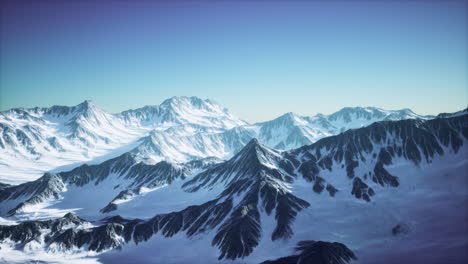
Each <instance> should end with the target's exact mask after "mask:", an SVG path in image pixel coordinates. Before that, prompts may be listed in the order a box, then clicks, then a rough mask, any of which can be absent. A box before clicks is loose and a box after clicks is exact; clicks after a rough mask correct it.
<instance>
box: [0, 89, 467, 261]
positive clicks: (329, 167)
mask: <svg viewBox="0 0 468 264" xmlns="http://www.w3.org/2000/svg"><path fill="white" fill-rule="evenodd" d="M53 108H54V107H52V108H47V109H43V108H35V109H36V110H34V109H27V110H10V111H7V112H3V113H2V115H3V117H2V118H3V119H2V120H4V119H5V120H7V117H9V119H8V120H7V121H5V122H9V123H8V126H9V127H12V131H16V130H18V129H20V128H23V127H24V126H21V122H24V123H26V122H27V123H32V124H34V126H38V127H40V128H41V129H42V130H41V129H39V128H38V131H39V130H40V132H41V133H42V135H43V137H42V138H41V137H39V136H38V139H37V141H33V139H34V140H36V138H35V137H33V136H32V135H33V133H32V132H31V131H36V130H31V131H27V133H29V134H27V136H28V138H30V139H31V144H32V146H33V147H35V146H36V145H35V144H36V143H37V142H40V143H37V144H41V145H40V146H41V147H37V149H36V150H37V151H36V154H34V153H32V152H30V151H29V150H28V149H27V147H25V146H24V144H23V142H19V141H18V139H17V138H13V139H12V140H13V142H14V143H15V144H16V145H13V144H9V145H7V144H4V146H5V149H7V146H8V151H6V150H5V153H7V154H8V155H12V156H11V157H13V153H16V154H17V155H19V154H18V153H22V154H24V156H25V157H29V158H32V157H36V158H38V159H37V160H36V162H38V161H40V160H44V159H46V158H48V156H50V154H49V153H54V151H55V149H54V150H52V148H51V147H48V150H45V149H44V148H43V146H48V145H45V143H44V142H42V141H41V140H42V139H43V138H47V137H48V136H49V137H50V136H51V135H56V134H55V132H56V131H61V132H64V134H63V135H62V136H60V139H61V140H62V141H63V142H67V143H66V144H65V143H64V144H63V145H62V146H63V151H62V152H60V151H59V152H60V153H64V155H65V154H66V153H68V152H70V151H72V150H73V149H72V148H71V147H77V148H80V150H86V151H88V153H90V152H92V151H95V150H96V149H99V151H103V152H105V151H104V150H105V148H104V147H102V145H106V146H116V147H118V148H120V150H119V151H113V152H111V153H112V154H113V155H108V156H106V157H108V158H106V159H104V160H102V161H96V160H95V161H96V162H95V163H94V164H81V165H79V164H77V165H76V166H73V168H69V169H68V168H67V169H59V170H60V171H54V172H46V173H44V174H43V175H42V176H41V177H39V178H38V179H35V180H32V181H28V182H25V183H22V184H19V185H7V184H3V185H0V253H2V255H1V256H2V257H0V262H1V261H6V262H13V261H17V262H26V261H45V262H53V261H56V262H63V261H64V260H63V259H65V260H66V261H78V262H80V261H85V260H86V261H95V262H99V263H100V262H103V263H116V262H118V263H134V262H135V260H138V262H139V263H166V262H173V263H227V262H229V263H232V261H233V260H234V261H240V262H242V263H275V264H276V263H333V264H334V263H336V264H343V263H348V262H353V261H356V260H357V261H358V263H364V264H365V263H422V262H429V263H439V262H440V263H442V262H445V261H447V262H450V263H462V262H464V260H466V259H467V257H468V256H467V255H466V250H465V249H466V246H467V245H468V240H467V237H468V229H467V228H466V220H467V219H468V218H467V217H468V215H467V214H466V210H463V208H466V203H467V201H468V188H467V185H466V183H467V179H468V174H467V172H468V159H467V156H468V147H467V146H468V145H467V140H468V115H467V112H466V110H465V111H460V112H457V113H454V114H441V115H438V116H437V117H434V116H418V115H416V114H414V113H413V112H412V111H411V110H408V109H404V110H399V111H386V110H382V109H378V108H370V107H366V108H361V107H356V108H344V109H342V110H340V111H338V112H336V113H334V114H331V115H328V116H325V115H316V116H314V117H301V116H298V115H295V114H292V113H288V114H285V115H283V116H281V117H279V118H277V119H274V120H272V121H268V122H263V123H257V124H247V123H246V122H244V121H242V120H239V119H237V118H235V117H233V116H232V115H231V114H229V112H228V111H227V110H226V109H224V108H222V107H220V106H219V105H217V104H215V103H213V102H212V101H209V100H201V99H198V98H195V97H190V98H189V97H175V98H171V99H169V100H166V101H165V102H164V103H163V104H161V105H160V106H148V107H144V108H141V109H137V110H130V111H125V112H122V113H119V114H114V115H111V114H106V113H105V112H103V111H101V110H98V109H97V107H95V106H94V105H92V104H91V103H89V102H85V103H83V104H80V105H78V106H76V107H72V108H60V107H55V109H62V110H60V111H59V110H56V111H52V110H50V109H53ZM64 109H68V110H64ZM84 109H86V110H92V111H91V113H90V112H89V111H84V112H86V114H83V110H84ZM22 111H23V112H22ZM15 113H20V114H15ZM10 116H11V117H10ZM19 116H24V117H25V118H24V119H21V120H26V121H20V118H19ZM26 116H27V117H26ZM52 116H53V117H54V118H55V119H53V118H52ZM85 116H86V117H85ZM13 117H15V118H13ZM35 118H37V119H35ZM31 120H33V121H31ZM41 120H42V121H41ZM51 120H55V123H53V122H52V121H51ZM57 120H60V121H57ZM65 120H66V121H65ZM2 122H4V121H2ZM51 123H53V124H55V126H58V127H60V130H53V131H52V130H51V127H53V125H51ZM59 123H60V124H61V125H60V126H59V125H57V124H59ZM5 126H6V125H5ZM31 126H32V125H31ZM100 126H104V127H106V129H109V130H107V131H115V133H116V134H114V133H110V132H109V133H104V132H101V131H100V129H99V127H100ZM108 126H110V127H108ZM78 127H80V128H79V129H78ZM15 129H16V130H15ZM94 130H98V131H99V133H92V132H91V131H94ZM4 131H5V130H4ZM9 131H10V130H9ZM21 131H23V130H21ZM51 131H52V132H51ZM75 131H80V132H79V133H78V132H75ZM84 131H88V132H89V133H91V134H88V133H85V132H84ZM119 131H122V133H124V134H125V133H126V132H127V131H128V133H129V134H130V133H134V134H131V136H128V137H127V138H128V139H125V140H127V141H125V140H122V138H119V137H118V136H117V135H118V134H117V133H120V132H119ZM36 132H37V131H36ZM24 133H25V134H26V132H24ZM47 133H50V134H47ZM67 133H69V134H67ZM6 134H7V135H9V136H11V134H9V132H7V133H6ZM20 134H21V133H20ZM3 135H5V133H4V134H3ZM15 135H16V134H15ZM91 135H93V136H91ZM4 138H5V137H4ZM119 140H120V141H119ZM2 142H5V141H2ZM85 142H87V143H85ZM24 143H29V141H28V140H26V141H24ZM125 146H128V147H125ZM23 147H24V149H22V148H23ZM67 147H70V149H67ZM2 151H3V150H2ZM48 151H50V152H48ZM119 152H120V153H119ZM96 153H97V151H96ZM70 155H71V154H70ZM76 155H78V154H76ZM91 156H92V155H89V157H91ZM111 156H112V157H111ZM2 158H3V155H2ZM5 160H6V159H5ZM7 161H8V160H6V161H3V162H7ZM31 164H33V165H31V166H34V161H31ZM10 166H11V167H12V168H14V167H15V164H14V163H12V164H11V165H10ZM27 166H29V165H27ZM11 171H14V170H13V169H12V170H11ZM2 222H3V225H1V223H2ZM428 252H430V253H428Z"/></svg>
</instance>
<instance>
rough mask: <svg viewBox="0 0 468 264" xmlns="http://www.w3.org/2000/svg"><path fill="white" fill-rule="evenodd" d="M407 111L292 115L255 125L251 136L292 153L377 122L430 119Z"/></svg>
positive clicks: (345, 110) (346, 110)
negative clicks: (320, 140) (290, 150)
mask: <svg viewBox="0 0 468 264" xmlns="http://www.w3.org/2000/svg"><path fill="white" fill-rule="evenodd" d="M432 118H434V116H421V115H417V114H415V113H414V112H413V111H411V110H409V109H403V110H383V109H380V108H376V107H345V108H343V109H341V110H339V111H338V112H335V113H333V114H331V115H323V114H317V115H315V116H312V117H305V116H299V115H297V114H294V113H287V114H284V115H282V116H280V117H278V118H276V119H274V120H271V121H268V122H263V123H258V124H255V125H254V126H255V127H256V128H257V129H255V131H258V133H257V134H256V135H255V137H257V138H258V139H259V140H260V141H261V142H264V143H265V144H266V145H268V146H269V147H272V148H276V149H284V150H289V149H294V148H298V147H301V146H304V145H308V144H311V143H313V142H316V141H317V140H319V139H321V138H324V137H328V136H332V135H337V134H339V133H342V132H344V131H346V130H348V129H355V128H360V127H365V126H368V125H370V124H372V123H374V122H378V121H387V120H391V121H396V120H405V119H423V120H427V119H432Z"/></svg>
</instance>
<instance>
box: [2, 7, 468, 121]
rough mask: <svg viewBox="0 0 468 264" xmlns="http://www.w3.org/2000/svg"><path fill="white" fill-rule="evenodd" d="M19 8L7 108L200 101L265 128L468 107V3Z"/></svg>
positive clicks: (5, 11) (8, 66) (5, 10)
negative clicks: (288, 119) (371, 111)
mask: <svg viewBox="0 0 468 264" xmlns="http://www.w3.org/2000/svg"><path fill="white" fill-rule="evenodd" d="M8 2H10V4H7V3H5V2H3V1H2V4H1V5H2V9H1V10H2V13H1V31H0V34H1V35H0V110H5V109H9V108H13V107H32V106H50V105H54V104H62V105H74V104H78V103H79V102H81V101H83V100H85V99H91V100H93V101H94V102H95V103H96V104H97V105H99V106H101V107H102V108H104V109H105V110H107V111H109V112H118V111H121V110H124V109H128V108H136V107H140V106H143V105H149V104H153V105H154V104H159V103H160V102H161V101H162V100H164V99H165V98H168V97H171V96H174V95H190V96H191V95H195V96H199V97H202V98H211V99H214V100H215V101H217V102H219V103H221V104H222V105H224V106H226V107H228V108H229V109H230V110H231V111H232V112H233V113H234V114H236V115H238V116H240V117H241V118H244V119H246V120H248V121H262V120H267V119H271V118H274V117H276V116H278V115H280V114H282V113H284V112H289V111H292V112H296V113H299V114H303V115H311V114H315V113H317V112H322V113H330V112H333V111H336V110H338V109H340V108H341V107H344V106H369V105H370V106H378V107H382V108H386V109H399V108H406V107H408V108H411V109H413V110H414V111H415V112H417V113H421V114H434V113H439V112H452V111H456V110H460V109H462V108H466V107H467V103H468V76H467V75H468V74H467V72H468V51H467V47H468V33H467V32H468V28H467V25H468V19H467V16H468V11H467V10H468V4H467V1H360V2H359V1H355V2H351V1H323V2H318V1H314V2H307V1H297V2H294V1H241V0H238V1H230V2H220V1H216V2H215V1H200V2H197V3H193V1H172V3H171V2H162V1H135V3H126V2H132V1H126V2H125V1H101V3H93V2H99V1H81V2H80V1H32V2H30V3H26V2H25V1H8ZM34 2H36V3H34ZM37 2H43V3H37ZM18 3H26V4H18Z"/></svg>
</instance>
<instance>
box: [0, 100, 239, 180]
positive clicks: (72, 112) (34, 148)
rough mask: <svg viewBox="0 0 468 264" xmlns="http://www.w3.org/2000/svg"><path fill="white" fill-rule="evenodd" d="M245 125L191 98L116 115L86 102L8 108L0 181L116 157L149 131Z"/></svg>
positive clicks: (0, 121)
mask: <svg viewBox="0 0 468 264" xmlns="http://www.w3.org/2000/svg"><path fill="white" fill-rule="evenodd" d="M245 124H246V123H245V122H244V121H241V120H240V119H238V118H236V117H234V116H232V115H231V114H230V113H229V112H228V110H227V109H225V108H223V107H221V106H220V105H218V104H216V103H214V102H213V101H210V100H202V99H199V98H196V97H173V98H170V99H168V100H166V101H164V102H163V103H162V104H161V105H159V106H147V107H144V108H141V109H137V110H129V111H125V112H122V113H118V114H109V113H106V112H105V111H103V110H102V109H100V108H98V107H97V106H96V105H94V104H93V103H92V102H90V101H85V102H83V103H81V104H79V105H77V106H73V107H68V106H53V107H50V108H38V107H36V108H31V109H23V108H18V109H11V110H8V111H5V112H1V113H0V154H1V155H0V181H2V182H6V183H13V184H17V183H21V182H25V181H27V180H33V179H36V178H38V177H40V176H41V175H42V174H43V173H44V172H45V171H50V170H54V171H63V170H65V169H69V168H73V167H76V166H78V165H80V164H82V163H83V162H93V163H96V162H100V161H103V160H106V159H109V158H112V157H116V156H118V155H120V154H122V153H124V152H126V151H129V150H131V149H133V148H135V147H136V146H138V144H140V141H139V139H141V138H143V137H146V136H148V135H149V133H150V132H151V131H154V132H156V131H159V132H161V131H166V130H168V129H169V130H168V131H166V132H165V134H168V135H170V136H169V137H172V138H174V137H175V136H180V135H187V134H192V133H196V132H205V133H219V132H223V131H226V130H227V129H231V128H233V127H236V126H240V125H245ZM176 127H179V128H176ZM166 152H167V151H166ZM199 152H202V150H201V151H199ZM217 154H218V156H221V154H220V153H217ZM206 156H209V155H206V154H205V155H203V157H206ZM197 157H199V156H197ZM160 160H161V159H160ZM186 160H187V159H186Z"/></svg>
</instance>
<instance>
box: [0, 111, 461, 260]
mask: <svg viewBox="0 0 468 264" xmlns="http://www.w3.org/2000/svg"><path fill="white" fill-rule="evenodd" d="M467 139H468V116H467V115H461V116H457V117H452V118H439V119H433V120H420V119H416V120H402V121H383V122H377V123H373V124H371V125H370V126H367V127H364V128H359V129H354V130H348V131H346V132H344V133H341V134H339V135H336V136H331V137H327V138H324V139H321V140H319V141H317V142H316V143H314V144H311V145H307V146H303V147H301V148H298V149H294V150H291V151H277V150H274V149H271V148H269V147H267V146H265V145H263V144H262V143H260V142H259V141H258V140H256V139H253V140H251V141H250V142H249V143H248V144H247V145H246V146H245V147H244V148H243V149H242V150H241V151H240V152H239V153H237V154H236V155H234V156H233V157H232V158H231V159H229V160H227V161H224V162H217V161H214V160H205V161H194V162H190V163H184V164H171V163H167V162H160V163H157V164H154V165H148V164H144V163H139V162H138V161H137V160H135V158H134V154H130V153H127V154H124V155H122V156H120V157H118V158H115V159H111V160H109V161H106V162H104V163H101V164H98V165H92V166H88V165H84V166H81V167H78V168H76V169H74V170H72V171H69V172H63V173H58V174H46V175H44V176H43V177H42V178H41V179H39V180H36V181H33V182H30V183H25V184H22V185H18V186H6V187H2V188H1V189H0V199H1V204H0V209H2V211H1V212H2V214H4V212H5V207H7V206H6V205H7V204H8V205H9V206H10V207H12V208H11V209H9V208H6V209H8V210H7V211H9V212H10V214H16V213H21V212H22V211H24V210H25V209H27V208H28V206H30V205H34V204H38V203H41V202H43V201H46V200H47V201H50V200H57V199H59V198H60V197H65V198H66V197H67V195H68V193H67V192H68V191H66V189H67V188H71V187H73V188H88V187H90V186H102V185H104V186H107V185H106V184H108V182H107V181H108V180H109V179H110V178H112V177H117V178H116V179H119V181H121V182H125V184H124V187H122V188H121V187H116V188H115V186H114V185H110V186H107V189H116V191H115V193H114V194H113V195H112V196H110V197H112V198H111V199H109V201H106V202H107V203H108V205H107V206H105V207H103V208H100V209H102V210H100V212H99V210H97V211H96V212H95V213H96V214H98V215H100V214H102V213H109V212H113V211H116V210H118V207H119V206H120V202H121V201H129V202H128V203H131V202H132V199H133V198H135V197H138V196H139V195H141V194H142V193H144V192H145V190H146V189H143V187H144V188H148V189H151V188H154V187H161V186H163V185H164V186H166V187H164V188H167V190H170V192H173V191H176V190H177V191H182V192H183V193H184V195H186V196H178V197H173V198H172V199H176V200H178V199H182V200H184V201H186V202H185V207H184V209H181V210H172V211H169V212H164V213H161V212H158V211H155V212H154V216H153V217H151V218H147V219H143V220H140V219H133V220H132V219H125V218H122V217H111V218H107V219H106V220H105V221H104V222H105V224H102V223H98V226H97V227H91V228H89V227H86V228H81V229H78V228H77V227H71V228H70V229H68V230H61V229H59V230H56V231H54V232H55V233H53V234H52V236H51V237H52V238H51V239H52V240H44V242H41V243H42V244H41V246H42V247H43V248H45V249H50V247H51V245H54V247H56V245H58V247H59V248H65V249H66V248H71V247H78V248H82V249H84V250H91V248H90V245H99V246H96V247H95V246H93V247H92V250H95V251H98V252H101V251H107V250H109V249H113V248H118V247H125V244H126V243H128V242H130V241H134V242H136V243H142V242H145V241H150V240H151V239H153V238H154V237H162V238H169V237H180V234H183V235H184V236H183V237H187V238H188V239H195V238H200V237H207V239H209V242H207V244H206V247H210V246H212V247H214V248H216V249H217V251H218V258H219V259H232V260H235V259H241V258H245V259H248V258H249V257H250V256H252V255H255V250H256V248H259V247H261V246H262V245H264V244H265V243H279V242H278V241H284V243H286V242H287V241H290V240H291V239H295V237H296V235H298V234H301V233H302V232H304V231H303V230H311V229H310V227H307V226H300V227H298V226H295V222H296V221H297V219H298V218H299V217H300V216H301V214H306V213H311V214H314V212H315V213H317V211H314V209H313V207H314V206H316V205H315V204H314V201H315V200H314V199H320V201H321V203H327V202H328V201H329V203H330V206H332V204H334V203H335V201H336V203H339V201H343V199H345V202H346V203H348V204H352V205H353V204H358V205H359V206H368V207H369V208H371V207H373V206H375V203H371V202H375V201H379V200H378V199H379V197H383V198H380V199H384V198H385V197H387V193H393V194H398V193H399V192H398V190H399V189H400V188H402V180H403V179H405V180H406V179H410V178H412V177H416V176H415V175H412V174H406V172H405V171H404V170H395V167H398V166H403V165H404V166H407V167H408V168H416V169H418V168H422V167H428V166H432V165H431V164H432V163H433V161H434V160H436V159H438V158H441V157H444V156H449V157H452V158H454V159H456V160H461V161H463V159H464V157H463V156H462V155H464V153H466V151H467V150H466V140H467ZM397 165H398V166H397ZM390 168H391V169H390ZM395 172H397V173H395ZM427 181H429V179H427ZM304 186H306V189H307V190H308V191H307V192H302V191H298V190H301V188H303V187H304ZM403 187H405V186H403ZM416 187H417V186H416ZM119 188H120V189H119ZM164 188H162V189H161V190H164ZM405 188H406V187H405ZM405 190H407V189H405ZM207 191H208V192H207ZM154 192H155V193H156V194H157V193H158V190H156V191H154ZM203 192H205V193H211V194H210V195H213V196H214V197H211V196H207V199H205V201H204V202H202V203H197V204H194V203H192V200H191V197H195V196H196V195H197V194H200V193H203ZM311 194H315V196H311ZM155 197H157V196H155ZM311 197H312V198H311ZM143 198H144V197H143ZM148 199H149V198H148ZM57 201H58V203H59V204H60V200H57ZM141 201H143V202H144V201H146V202H149V201H150V200H141ZM381 201H382V200H381ZM383 201H386V200H383ZM165 202H170V201H169V200H167V201H165ZM388 202H391V200H388ZM383 204H385V203H384V202H380V203H377V205H379V206H383ZM151 208H152V207H151V206H148V208H147V209H146V210H152V209H151ZM356 213H358V212H356ZM358 214H359V213H358ZM336 217H340V216H339V212H337V215H336ZM33 223H34V224H31V225H32V226H33V227H30V226H29V225H24V224H19V225H13V226H2V227H1V228H2V230H4V231H3V236H2V241H6V240H7V239H10V240H11V241H13V242H14V243H17V244H24V243H27V241H31V239H33V240H34V239H35V238H37V237H40V236H41V234H43V233H44V232H45V231H43V230H45V229H49V227H48V226H46V227H44V226H43V225H44V224H43V222H34V221H33ZM47 225H50V223H49V224H47ZM295 227H296V228H295ZM315 228H320V227H315ZM392 232H393V231H392V230H391V229H389V231H388V233H389V234H390V235H391V234H392ZM312 233H313V232H312ZM312 233H311V234H312ZM28 234H32V235H28ZM89 234H91V235H89ZM157 235H158V236H157ZM101 239H102V241H101ZM347 246H350V245H347ZM265 259H266V258H265ZM353 259H355V255H354V253H353V252H351V251H350V250H349V249H348V248H347V247H346V246H344V245H343V244H340V243H328V242H314V241H306V242H301V243H300V244H299V245H298V250H297V254H294V255H291V256H289V257H285V258H283V259H278V260H275V261H276V262H275V261H273V262H267V263H283V262H284V263H315V262H316V263H346V262H348V261H351V260H353ZM278 261H279V262H278ZM330 261H332V262H330Z"/></svg>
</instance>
